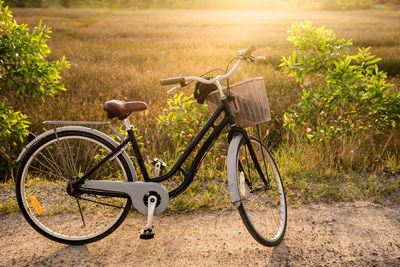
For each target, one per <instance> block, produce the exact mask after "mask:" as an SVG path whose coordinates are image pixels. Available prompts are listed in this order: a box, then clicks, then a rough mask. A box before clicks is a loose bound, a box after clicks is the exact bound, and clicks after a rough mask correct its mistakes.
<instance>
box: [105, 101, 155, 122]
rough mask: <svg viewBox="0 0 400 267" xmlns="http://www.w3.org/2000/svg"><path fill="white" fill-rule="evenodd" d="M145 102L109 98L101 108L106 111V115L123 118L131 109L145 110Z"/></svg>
mask: <svg viewBox="0 0 400 267" xmlns="http://www.w3.org/2000/svg"><path fill="white" fill-rule="evenodd" d="M146 109H147V104H146V103H144V102H141V101H128V102H125V101H120V100H109V101H107V102H105V103H104V106H103V110H105V111H106V112H107V117H108V118H109V119H112V118H114V117H118V119H120V120H123V119H125V118H126V117H128V116H129V114H131V113H132V112H133V111H140V110H146Z"/></svg>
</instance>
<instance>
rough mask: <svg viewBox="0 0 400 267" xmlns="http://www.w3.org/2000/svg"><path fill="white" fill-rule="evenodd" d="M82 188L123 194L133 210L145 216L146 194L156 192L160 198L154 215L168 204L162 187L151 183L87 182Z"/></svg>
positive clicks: (167, 197) (167, 196) (166, 195)
mask: <svg viewBox="0 0 400 267" xmlns="http://www.w3.org/2000/svg"><path fill="white" fill-rule="evenodd" d="M82 187H83V188H86V189H95V190H104V191H112V192H120V193H125V194H127V195H129V196H130V198H131V200H132V202H133V205H134V206H135V208H136V209H137V210H138V211H139V212H140V213H142V214H145V215H147V211H148V209H147V206H146V205H145V204H144V197H145V195H146V193H148V192H156V193H157V194H158V195H159V196H160V197H161V200H160V204H159V205H158V206H157V207H156V210H155V212H154V215H158V214H160V213H162V212H163V211H164V210H165V209H166V208H167V206H168V202H169V195H168V192H167V190H166V189H165V188H164V186H162V185H161V184H158V183H153V182H146V183H143V182H119V181H88V182H86V183H84V184H83V185H82Z"/></svg>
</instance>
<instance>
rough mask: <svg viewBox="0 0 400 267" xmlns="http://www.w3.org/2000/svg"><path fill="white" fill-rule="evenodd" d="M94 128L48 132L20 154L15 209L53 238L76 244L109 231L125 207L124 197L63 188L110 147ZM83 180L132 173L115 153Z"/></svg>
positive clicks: (129, 176) (126, 177) (127, 203)
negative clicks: (55, 132) (17, 206)
mask: <svg viewBox="0 0 400 267" xmlns="http://www.w3.org/2000/svg"><path fill="white" fill-rule="evenodd" d="M94 131H95V130H93V132H94ZM96 132H97V131H96ZM97 133H98V134H93V133H90V132H85V131H76V130H75V131H61V132H59V133H57V135H56V134H51V135H49V136H47V137H45V138H43V139H41V140H39V141H38V142H37V143H36V144H34V145H33V146H32V148H31V149H29V151H28V152H27V154H26V155H25V157H24V158H23V159H22V162H21V166H20V169H19V171H18V174H17V177H16V195H17V200H18V204H19V207H20V210H21V212H22V214H23V215H24V217H25V219H26V220H27V221H28V222H29V224H30V225H31V226H32V227H33V228H35V229H36V230H37V231H38V232H39V233H41V234H42V235H44V236H46V237H48V238H50V239H52V240H54V241H57V242H61V243H66V244H73V245H78V244H86V243H90V242H93V241H96V240H99V239H101V238H103V237H105V236H107V235H108V234H110V233H111V232H113V231H114V230H115V229H116V228H117V227H118V226H119V225H120V224H121V223H122V221H123V220H124V218H125V217H126V215H127V214H128V212H129V208H130V206H131V200H130V199H129V198H123V197H108V196H99V195H93V194H92V195H88V194H80V195H73V194H69V193H68V191H67V186H68V182H69V180H71V179H77V178H79V177H82V175H83V174H84V173H85V172H86V171H88V170H89V169H90V168H92V167H93V166H95V165H96V164H97V163H98V162H99V161H100V160H102V159H103V158H104V157H105V156H106V155H107V154H108V153H109V152H110V151H111V150H112V149H113V148H115V147H116V143H115V142H113V143H112V142H111V141H109V140H108V141H107V140H106V139H105V138H102V133H100V132H97ZM88 180H108V181H133V178H132V174H131V172H130V169H129V165H128V163H127V160H126V158H125V157H123V156H122V155H119V156H118V157H116V158H115V159H113V160H108V161H106V162H105V163H104V164H103V165H101V166H100V167H99V169H97V170H96V171H95V172H94V173H93V174H92V175H91V176H90V177H89V179H88Z"/></svg>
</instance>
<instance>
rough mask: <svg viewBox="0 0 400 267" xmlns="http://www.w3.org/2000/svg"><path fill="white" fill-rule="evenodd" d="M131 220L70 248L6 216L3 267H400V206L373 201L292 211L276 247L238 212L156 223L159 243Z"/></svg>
mask: <svg viewBox="0 0 400 267" xmlns="http://www.w3.org/2000/svg"><path fill="white" fill-rule="evenodd" d="M145 219H146V218H145V217H142V218H140V219H139V220H137V219H135V218H133V217H132V216H128V218H127V220H126V221H125V222H124V223H123V224H122V226H121V227H120V228H119V229H117V230H116V231H115V232H114V233H113V234H111V235H110V236H108V237H107V238H105V239H103V240H101V241H98V242H96V243H92V244H89V245H86V246H66V245H62V244H58V243H56V242H53V241H50V240H48V239H46V238H44V237H42V236H41V235H39V234H38V233H36V231H34V230H33V229H32V228H31V227H30V226H29V225H28V223H26V222H25V221H24V220H23V218H22V216H21V215H20V214H19V213H18V214H13V215H7V216H0V230H1V231H0V266H25V265H29V266H199V265H203V266H216V265H218V266H267V265H268V266H318V265H322V266H335V265H340V266H400V207H399V206H381V205H375V204H372V203H369V202H352V203H337V204H312V205H305V206H303V207H301V208H299V209H289V211H288V219H289V220H288V229H287V232H286V236H285V239H284V241H283V242H282V243H281V244H280V245H279V246H277V247H274V248H266V247H262V246H260V245H258V243H256V242H255V241H253V239H252V237H251V236H250V235H249V234H248V233H247V231H246V229H245V227H244V226H243V224H242V223H241V221H240V218H239V215H238V213H237V212H236V211H224V212H207V213H196V214H190V215H173V216H158V217H156V221H155V225H156V236H155V238H154V239H153V240H140V239H139V233H140V230H141V228H142V227H143V226H144V225H145Z"/></svg>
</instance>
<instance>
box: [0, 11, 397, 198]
mask: <svg viewBox="0 0 400 267" xmlns="http://www.w3.org/2000/svg"><path fill="white" fill-rule="evenodd" d="M12 10H13V13H14V15H15V19H16V20H17V21H18V22H19V23H27V24H28V25H30V27H33V26H34V25H37V23H38V22H39V20H42V21H43V23H44V24H45V25H47V26H49V27H51V28H52V29H53V34H52V38H51V39H50V41H49V46H50V48H51V49H52V53H51V54H50V59H57V58H60V57H61V56H62V55H65V56H66V58H67V59H68V60H69V61H70V62H71V69H69V70H67V72H66V73H65V74H64V75H63V76H64V83H65V86H66V88H67V91H66V92H63V93H62V94H60V95H58V96H57V97H55V98H48V99H46V102H45V103H42V102H41V101H40V100H39V99H35V100H32V99H31V98H28V97H21V96H16V95H7V96H2V97H3V98H5V99H6V102H7V103H8V104H9V105H13V106H14V107H15V108H16V109H17V110H21V111H22V112H23V113H26V114H28V115H29V120H30V121H31V122H32V127H31V130H32V131H33V132H36V133H40V132H42V127H43V126H42V124H41V122H42V121H44V120H106V116H105V113H104V112H103V110H102V104H103V102H104V101H106V100H109V99H121V100H141V101H145V102H146V103H147V104H148V106H149V109H148V111H146V112H139V113H137V114H134V115H132V116H131V118H132V122H133V124H134V125H135V126H136V127H137V128H138V133H139V134H140V135H143V136H144V142H145V143H147V144H150V145H151V144H155V149H153V150H151V151H150V150H148V151H149V152H151V153H149V155H147V154H146V158H147V159H151V158H152V157H154V156H159V157H163V156H165V155H166V152H165V151H163V145H162V143H163V140H164V139H163V138H165V135H163V134H162V133H161V131H160V129H159V128H160V127H159V125H158V124H157V118H158V116H159V114H161V113H162V112H163V110H164V109H165V108H166V107H167V98H168V95H167V93H166V91H167V90H168V88H167V87H161V86H160V85H159V80H160V79H162V78H168V77H175V76H188V75H200V74H202V73H204V72H206V71H208V70H211V69H214V68H222V69H225V67H226V64H227V63H228V62H229V60H230V59H231V58H233V57H235V56H236V51H237V50H239V49H242V48H246V47H248V46H249V45H250V44H254V45H256V47H257V48H258V49H257V51H256V52H255V54H256V55H265V56H266V57H267V62H266V63H257V64H251V63H245V64H243V65H242V67H241V69H240V70H239V71H238V72H237V74H236V75H235V76H234V77H233V78H232V79H233V81H240V80H243V79H247V78H252V77H258V76H262V77H264V78H265V80H266V89H267V94H268V98H269V101H270V106H271V115H272V117H273V121H272V122H271V123H269V124H267V126H266V127H267V128H268V129H269V132H270V133H272V134H271V137H272V139H273V140H275V141H274V143H275V144H276V143H277V142H279V141H280V140H282V139H283V138H284V136H285V133H284V131H285V130H283V129H282V116H283V113H284V112H285V111H287V109H288V108H289V107H291V106H293V105H295V104H296V103H297V101H298V99H299V97H300V95H301V89H300V88H299V86H298V84H297V83H296V82H295V81H294V79H292V78H289V77H288V76H287V75H286V74H284V73H283V72H282V71H281V70H280V69H279V67H278V65H279V64H280V59H281V57H282V56H287V55H290V54H291V53H292V51H293V47H292V45H291V43H289V42H288V41H287V40H286V38H287V36H288V33H287V29H288V28H289V27H290V25H291V24H292V23H293V22H295V21H304V20H311V21H312V22H313V24H314V25H316V26H322V25H326V27H327V28H329V29H332V30H333V31H334V32H335V33H336V35H337V37H338V38H345V39H351V40H353V43H354V46H353V49H354V51H356V50H357V49H358V47H368V46H371V52H372V53H374V54H376V55H377V56H378V57H381V58H382V59H383V60H382V61H381V62H380V63H379V66H380V67H381V68H382V69H383V70H385V71H387V72H388V73H389V74H390V76H391V79H392V81H393V82H394V83H396V84H399V73H400V11H394V10H364V11H342V12H339V11H330V12H328V11H326V12H324V11H319V12H316V11H301V12H300V11H288V12H284V11H267V10H259V11H257V10H252V11H201V10H197V11H187V10H139V11H123V10H63V9H12ZM396 75H397V76H396ZM398 88H399V87H398V86H397V89H398ZM184 92H185V94H186V95H190V94H192V92H193V86H188V87H186V88H185V89H184ZM113 123H114V124H115V125H118V124H119V122H118V121H113ZM302 151H303V152H305V154H304V155H299V154H298V153H299V150H295V151H290V150H289V151H286V153H283V152H282V151H281V152H280V153H277V154H276V157H277V161H278V163H281V165H280V166H279V167H280V169H281V172H282V174H283V176H286V177H287V180H286V181H285V182H286V183H287V186H289V187H292V188H294V189H298V188H300V189H301V190H300V192H299V190H296V191H294V192H292V193H290V192H291V190H289V191H288V192H289V197H293V198H294V199H299V198H301V199H302V200H305V201H307V200H309V199H319V198H325V197H326V198H330V199H335V200H340V199H353V198H354V197H355V196H361V197H363V196H365V197H378V198H379V197H381V195H382V193H381V192H380V191H379V188H381V186H382V184H386V183H388V185H389V186H391V187H390V188H389V189H388V190H397V189H398V188H399V181H398V180H399V179H398V178H397V179H394V180H393V179H392V178H390V177H389V178H387V180H378V179H376V176H374V175H371V176H368V177H367V178H363V180H362V182H361V183H360V181H359V180H358V179H359V176H358V175H353V174H350V175H349V174H346V175H345V176H344V178H343V172H341V170H340V169H339V170H338V169H333V168H332V165H330V162H329V160H328V161H327V160H326V158H324V157H321V158H320V157H319V156H321V154H318V153H321V152H318V151H316V149H314V148H309V147H306V146H305V147H303V148H302ZM307 151H308V152H307ZM310 151H311V152H310ZM307 153H309V154H308V155H307ZM311 153H315V154H311ZM310 155H311V156H312V158H311V159H310V157H309V156H310ZM307 157H308V158H307ZM396 160H397V159H394V161H393V162H391V164H393V168H394V169H395V170H397V171H398V170H399V167H398V166H397V167H396V164H397V163H398V161H396ZM305 163H307V166H304V164H305ZM296 171H298V173H297V174H296ZM305 172H306V176H307V175H308V176H309V177H311V178H312V179H315V181H313V182H315V183H314V185H310V180H306V179H305V180H302V179H298V180H295V179H294V178H295V176H298V177H303V176H304V173H305ZM307 172H308V173H307ZM310 173H311V174H310ZM321 175H323V176H324V177H325V178H326V179H325V181H324V182H322V181H320V180H318V179H320V178H319V177H320V176H321ZM209 176H213V175H212V174H211V175H209ZM214 176H216V175H214ZM317 177H318V179H317ZM303 178H304V177H303ZM306 178H307V177H306ZM307 179H308V178H307ZM390 179H392V180H390ZM311 181H312V180H311ZM388 181H389V182H388ZM390 181H391V182H390ZM343 183H347V185H349V187H348V189H346V190H345V191H341V190H339V188H340V186H341V185H342V184H343ZM385 188H386V187H385ZM209 189H210V188H209ZM210 190H211V189H210ZM214 190H215V192H217V191H218V190H220V189H219V188H214ZM385 192H386V191H385ZM386 193H387V192H386ZM397 195H398V194H397ZM397 195H396V199H400V198H399V196H397ZM392 196H393V195H392ZM220 201H221V200H220V199H219V200H218V202H220Z"/></svg>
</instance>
